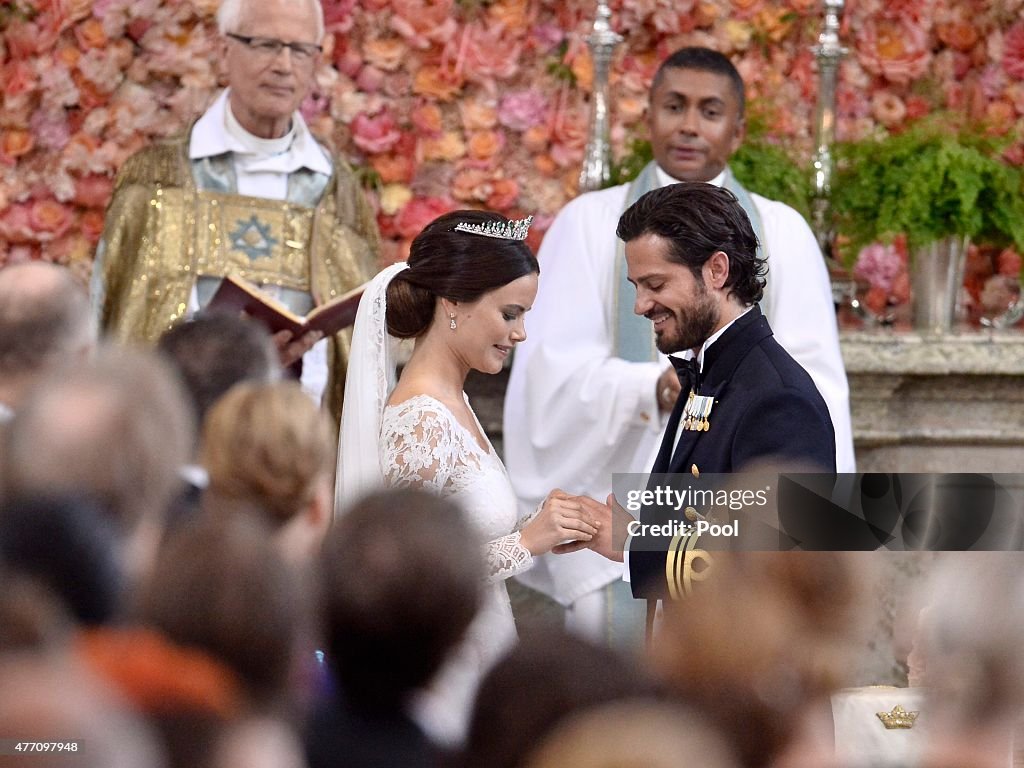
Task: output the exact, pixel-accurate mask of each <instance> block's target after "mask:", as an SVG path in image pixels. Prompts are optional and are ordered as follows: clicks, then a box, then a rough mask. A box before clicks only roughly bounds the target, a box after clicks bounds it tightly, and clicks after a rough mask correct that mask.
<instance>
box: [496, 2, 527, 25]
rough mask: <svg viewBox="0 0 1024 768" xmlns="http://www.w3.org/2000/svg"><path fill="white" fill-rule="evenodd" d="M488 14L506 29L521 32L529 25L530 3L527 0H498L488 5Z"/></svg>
mask: <svg viewBox="0 0 1024 768" xmlns="http://www.w3.org/2000/svg"><path fill="white" fill-rule="evenodd" d="M487 15H488V16H489V17H490V19H491V20H492V21H494V22H497V23H498V24H501V25H503V26H504V27H505V28H506V29H510V30H512V31H514V32H519V31H522V30H525V29H526V27H527V26H528V25H529V22H530V16H531V13H530V4H529V3H528V2H527V0H498V2H496V3H494V4H493V5H491V6H490V7H488V9H487Z"/></svg>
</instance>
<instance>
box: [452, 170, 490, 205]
mask: <svg viewBox="0 0 1024 768" xmlns="http://www.w3.org/2000/svg"><path fill="white" fill-rule="evenodd" d="M493 190H494V187H493V184H492V182H491V174H490V173H488V172H487V171H484V170H483V169H480V168H463V169H462V170H460V171H458V172H456V174H455V176H454V178H453V179H452V196H453V197H455V199H457V200H465V201H466V202H470V203H484V202H486V201H487V198H488V197H490V196H491V193H492V192H493Z"/></svg>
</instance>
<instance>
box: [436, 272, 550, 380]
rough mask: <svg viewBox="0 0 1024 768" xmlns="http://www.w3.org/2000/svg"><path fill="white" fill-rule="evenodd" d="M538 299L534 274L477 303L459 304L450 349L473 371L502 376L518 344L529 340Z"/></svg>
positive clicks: (501, 288) (456, 305) (456, 306)
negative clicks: (527, 322) (529, 320)
mask: <svg viewBox="0 0 1024 768" xmlns="http://www.w3.org/2000/svg"><path fill="white" fill-rule="evenodd" d="M536 298H537V275H536V273H531V274H528V275H523V276H522V277H519V278H516V279H515V280H513V281H512V282H511V283H507V284H505V285H503V286H501V287H500V288H495V289H494V290H493V291H489V292H487V293H485V294H484V295H483V296H481V297H480V298H479V299H477V300H476V301H473V302H463V303H459V304H455V305H454V307H453V308H452V309H451V310H450V312H452V313H454V314H455V318H454V319H455V326H456V327H455V329H454V330H451V331H450V333H448V334H447V335H448V339H449V341H448V343H449V345H450V347H451V348H452V350H453V351H454V352H455V354H456V356H457V357H458V358H459V359H460V360H461V361H462V362H463V363H464V364H465V365H467V366H468V367H469V368H471V369H473V370H476V371H482V372H483V373H499V372H500V371H501V369H502V367H503V366H504V364H505V360H506V358H508V356H509V355H510V354H511V353H512V349H513V348H514V347H515V345H516V344H518V343H519V342H521V341H524V340H525V339H526V325H525V315H526V313H527V312H528V311H529V310H530V308H531V307H532V306H533V302H534V300H535V299H536ZM447 317H448V315H445V318H447Z"/></svg>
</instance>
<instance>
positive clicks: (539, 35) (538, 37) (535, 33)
mask: <svg viewBox="0 0 1024 768" xmlns="http://www.w3.org/2000/svg"><path fill="white" fill-rule="evenodd" d="M531 35H532V37H533V40H534V41H535V45H536V47H537V50H538V51H539V52H540V53H549V52H551V51H552V50H554V49H555V47H557V46H558V45H559V43H561V42H562V40H564V39H565V31H564V30H562V29H561V27H559V26H558V25H557V24H538V25H537V26H535V27H534V28H533V30H532V31H531Z"/></svg>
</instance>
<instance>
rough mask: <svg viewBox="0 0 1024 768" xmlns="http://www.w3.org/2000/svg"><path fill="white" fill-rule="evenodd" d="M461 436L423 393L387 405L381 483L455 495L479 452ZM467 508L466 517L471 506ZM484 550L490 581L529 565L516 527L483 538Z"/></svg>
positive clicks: (475, 468)
mask: <svg viewBox="0 0 1024 768" xmlns="http://www.w3.org/2000/svg"><path fill="white" fill-rule="evenodd" d="M461 437H463V436H462V435H461V434H460V432H459V431H458V428H457V426H456V423H455V422H454V421H453V418H452V417H451V416H449V415H448V414H447V413H446V412H443V411H442V410H441V406H439V405H438V404H436V403H432V402H430V401H429V400H426V399H425V398H414V399H412V400H407V401H406V402H405V403H402V404H401V405H399V406H397V407H394V408H388V409H387V410H386V411H385V413H384V418H383V421H382V424H381V440H380V446H381V448H380V464H381V469H382V471H383V475H384V481H385V483H386V484H387V485H388V486H391V487H403V488H408V487H412V488H420V489H423V490H426V491H429V492H430V493H435V494H437V495H439V496H444V497H449V496H458V494H459V493H460V491H461V490H462V489H463V485H464V484H465V482H466V480H467V478H468V477H470V476H473V475H477V474H478V473H479V472H480V471H481V466H480V455H479V454H478V453H477V452H475V451H473V450H471V449H469V448H467V446H466V444H465V443H464V442H463V440H462V439H460V438H461ZM467 512H468V513H470V517H471V518H472V516H473V515H472V512H473V510H467ZM518 527H521V526H518ZM484 556H485V561H486V567H487V580H488V581H492V582H493V581H499V580H502V579H507V578H508V577H509V576H514V575H515V574H517V573H521V572H523V571H525V570H526V569H528V568H529V567H530V566H532V565H533V556H532V555H531V554H530V551H529V550H528V549H526V547H524V546H523V545H522V543H521V542H520V534H519V531H518V530H516V531H513V532H512V533H510V534H507V535H505V536H499V537H498V538H496V539H492V540H490V541H487V542H486V544H485V545H484Z"/></svg>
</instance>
